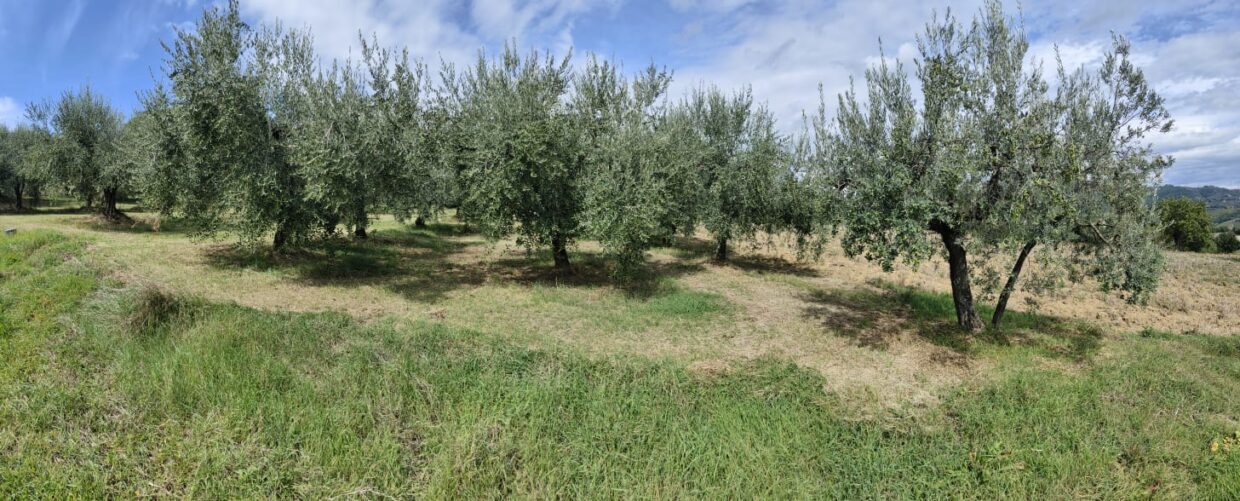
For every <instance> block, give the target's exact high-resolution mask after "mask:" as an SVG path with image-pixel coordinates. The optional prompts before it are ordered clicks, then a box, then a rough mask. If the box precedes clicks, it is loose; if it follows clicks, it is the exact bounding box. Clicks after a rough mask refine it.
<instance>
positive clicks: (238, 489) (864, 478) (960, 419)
mask: <svg viewBox="0 0 1240 501" xmlns="http://www.w3.org/2000/svg"><path fill="white" fill-rule="evenodd" d="M86 252H87V250H86V247H85V245H84V244H83V243H82V242H81V241H79V240H76V239H71V238H68V237H64V236H60V235H57V234H52V233H44V232H22V233H19V234H18V235H17V236H16V237H10V238H0V273H2V274H3V275H2V276H3V283H2V284H0V291H2V292H3V295H2V296H0V302H2V304H3V306H4V308H3V310H0V311H2V313H0V315H3V317H2V318H3V319H4V322H5V323H4V325H5V326H7V327H6V330H5V331H4V334H3V335H2V336H0V347H2V348H3V349H2V350H0V353H3V357H4V358H5V362H6V365H5V367H6V368H5V369H3V370H2V371H0V397H2V398H0V457H2V458H3V461H0V497H5V498H10V497H48V498H65V497H86V498H97V497H108V496H114V497H131V496H134V495H137V494H141V495H172V496H193V497H209V498H214V497H243V498H248V497H309V498H325V497H332V496H341V495H349V496H358V497H386V496H391V497H427V498H476V497H483V498H494V497H501V496H516V497H540V498H547V497H574V498H581V497H589V498H616V497H624V498H668V497H738V498H754V497H806V498H809V497H843V498H858V497H928V498H944V497H951V498H956V497H978V498H997V497H1016V498H1046V497H1054V498H1065V497H1090V498H1098V497H1104V498H1129V497H1139V496H1140V497H1144V496H1147V495H1151V494H1153V495H1156V496H1159V497H1162V496H1166V497H1194V498H1215V499H1227V498H1235V497H1237V496H1240V451H1233V452H1230V453H1225V452H1218V453H1215V452H1211V451H1210V448H1209V444H1210V442H1211V441H1213V440H1216V439H1220V438H1221V437H1224V436H1228V435H1231V434H1233V433H1235V432H1236V431H1240V430H1238V428H1240V397H1238V395H1240V356H1238V354H1240V338H1219V337H1209V336H1201V335H1194V334H1172V333H1160V332H1152V331H1151V332H1145V333H1142V334H1141V335H1133V336H1126V337H1123V338H1120V339H1116V340H1113V341H1107V342H1108V344H1107V346H1106V352H1107V356H1099V357H1093V358H1092V360H1093V361H1092V362H1087V363H1083V364H1082V365H1081V366H1080V367H1078V368H1076V369H1072V370H1066V371H1065V370H1059V369H1053V368H1048V367H1047V366H1046V364H1042V363H1039V361H1040V360H1042V359H1043V358H1042V355H1041V352H1039V351H1038V350H1015V351H1011V352H1005V353H1008V355H1007V357H1008V358H1007V359H1005V360H1004V363H1005V367H1006V368H1005V369H1004V370H1002V371H1000V372H999V373H998V376H997V377H995V378H994V379H992V380H987V381H979V382H975V383H969V384H966V385H964V386H961V387H958V388H956V389H953V390H951V391H949V392H948V393H946V394H945V395H944V396H943V398H942V403H941V404H940V405H939V406H937V407H935V408H932V409H929V410H927V411H926V412H924V413H919V414H915V415H909V416H905V417H884V418H881V419H872V420H857V419H852V418H847V417H846V416H852V415H854V414H853V413H849V412H845V411H846V409H844V408H843V407H842V406H843V405H845V404H844V403H843V402H842V401H841V400H839V399H837V398H835V397H834V396H833V395H831V394H829V393H825V392H824V391H823V389H822V387H823V381H822V379H821V376H819V375H818V374H817V373H814V372H810V371H807V370H803V369H800V368H797V367H795V366H793V365H791V364H789V363H787V362H784V361H780V360H773V359H764V360H760V361H756V362H753V363H750V364H746V365H743V366H739V367H735V368H734V370H731V371H725V372H723V373H711V374H700V373H694V372H690V371H688V370H686V368H685V367H683V366H682V365H679V364H677V363H675V362H672V361H649V360H644V359H638V358H632V357H620V356H613V357H608V358H606V359H597V358H589V357H585V356H582V355H580V354H577V353H576V352H573V351H568V350H563V351H554V350H551V351H548V350H533V349H529V348H525V347H521V346H516V345H513V344H511V343H510V342H507V341H504V340H502V339H500V338H498V337H496V336H490V335H483V334H478V333H475V332H470V331H467V330H463V329H458V328H450V327H445V326H443V325H439V324H435V323H421V322H418V323H407V322H406V323H402V322H396V321H379V322H374V323H370V324H359V323H358V322H357V321H355V320H353V319H352V318H350V317H348V316H346V315H342V314H334V313H316V314H292V313H277V312H265V311H258V310H253V309H248V308H244V307H240V306H235V305H226V304H211V303H207V302H204V301H201V300H196V299H192V298H180V297H175V296H168V295H165V294H161V293H158V292H156V291H149V290H147V291H142V290H137V291H135V290H131V289H123V288H118V287H116V285H118V284H113V283H110V281H108V280H103V279H100V278H99V276H98V275H96V274H95V272H93V271H92V270H91V267H90V266H87V265H84V264H82V262H83V259H87V257H88V256H87V255H86ZM893 294H896V296H895V297H897V298H900V297H902V296H900V294H901V293H900V292H893ZM538 296H539V298H538V303H539V304H543V305H544V306H546V305H552V304H555V303H556V302H557V301H561V302H562V301H573V300H574V296H571V295H564V294H561V293H560V292H558V291H557V290H556V288H555V287H549V286H548V287H540V292H539V293H538ZM853 299H855V300H876V299H874V298H853ZM901 301H903V302H904V303H903V304H904V305H903V306H900V307H899V308H901V311H906V312H908V311H911V312H912V313H911V314H912V315H923V314H924V315H926V316H927V318H938V317H941V316H942V312H940V311H938V310H940V309H941V308H940V306H939V305H937V300H936V299H934V298H933V297H929V298H920V297H917V296H915V295H914V296H908V297H903V298H902V299H901ZM626 304H627V303H626ZM632 307H634V308H649V309H651V310H653V314H657V315H689V316H692V315H695V314H716V313H718V312H719V311H720V310H719V309H720V308H724V305H723V303H721V302H720V300H719V299H718V298H717V297H715V296H713V295H709V294H702V293H695V292H690V291H683V290H677V289H674V288H671V289H669V290H667V291H665V292H663V293H660V294H657V295H656V296H654V297H652V298H651V299H649V300H647V301H646V302H644V303H642V305H641V306H632ZM615 315H618V317H617V319H614V320H613V321H620V320H619V317H620V316H626V315H625V314H624V313H623V312H621V313H615ZM627 316H633V315H627ZM1011 320H1013V324H1017V326H1020V324H1022V322H1025V320H1020V319H1018V318H1016V317H1013V318H1012V319H1011ZM1027 321H1028V322H1035V321H1037V322H1047V320H1045V319H1027ZM1033 325H1047V324H1045V323H1041V324H1033V323H1030V324H1027V325H1024V326H1023V327H1022V328H1032V327H1030V326H1033ZM979 351H981V352H983V353H985V352H986V350H979ZM12 367H19V369H18V370H13V369H12Z"/></svg>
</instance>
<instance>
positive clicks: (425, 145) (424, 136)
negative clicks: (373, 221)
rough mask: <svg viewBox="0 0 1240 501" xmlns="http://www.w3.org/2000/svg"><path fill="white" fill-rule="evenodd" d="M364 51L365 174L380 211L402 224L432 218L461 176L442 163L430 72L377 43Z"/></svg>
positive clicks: (406, 54) (406, 57)
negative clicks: (366, 91)
mask: <svg viewBox="0 0 1240 501" xmlns="http://www.w3.org/2000/svg"><path fill="white" fill-rule="evenodd" d="M362 48H363V54H364V56H365V59H366V68H367V70H368V76H369V80H368V89H369V91H370V95H369V96H368V99H367V101H366V103H367V104H368V106H367V113H366V124H367V125H366V130H367V134H366V136H365V141H364V144H366V145H367V147H368V148H369V150H370V155H371V157H370V158H369V159H368V162H369V163H370V167H369V168H368V169H367V168H364V169H363V170H364V171H365V172H366V173H367V174H368V175H369V181H368V182H369V184H371V185H372V189H374V190H375V193H374V197H375V199H376V206H378V207H382V208H383V209H385V210H387V211H389V212H391V213H392V214H394V215H395V216H396V218H397V219H398V220H401V221H406V220H409V219H412V218H415V217H426V216H430V215H432V214H434V213H436V212H438V211H440V210H441V209H442V208H443V207H445V206H446V205H447V203H448V197H447V195H446V194H447V193H448V192H450V191H451V189H452V183H453V180H454V177H455V175H454V172H453V171H452V170H451V169H448V168H446V167H445V166H444V164H443V163H442V162H441V160H440V156H439V155H440V152H439V148H441V145H440V144H438V143H437V141H436V140H437V137H436V136H435V133H436V130H435V127H436V126H437V124H436V123H435V122H434V121H432V120H431V116H430V115H431V114H430V113H429V112H428V108H429V106H428V102H430V101H431V100H430V99H429V94H430V93H429V92H428V89H429V87H430V85H429V81H428V79H427V78H426V67H425V65H423V64H422V62H421V61H416V60H411V59H410V57H409V52H408V50H402V51H401V52H400V53H399V55H397V54H396V53H395V52H392V51H388V50H384V49H378V48H376V47H375V45H374V44H373V43H372V44H366V43H363V44H362Z"/></svg>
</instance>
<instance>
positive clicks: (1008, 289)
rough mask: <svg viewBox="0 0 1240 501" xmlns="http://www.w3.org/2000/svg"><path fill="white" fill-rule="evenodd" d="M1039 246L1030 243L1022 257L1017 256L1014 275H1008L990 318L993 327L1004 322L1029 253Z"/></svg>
mask: <svg viewBox="0 0 1240 501" xmlns="http://www.w3.org/2000/svg"><path fill="white" fill-rule="evenodd" d="M1037 244H1038V243H1037V242H1036V241H1032V240H1031V241H1029V242H1028V243H1026V244H1025V246H1024V247H1022V248H1021V249H1020V255H1018V256H1016V264H1013V265H1012V274H1011V275H1008V279H1007V283H1006V284H1004V285H1003V292H1000V293H999V302H997V303H995V314H994V315H991V316H990V325H991V327H998V326H999V322H1001V321H1002V320H1003V313H1004V312H1005V311H1007V303H1008V299H1010V298H1011V297H1012V292H1013V291H1015V290H1016V280H1017V279H1019V278H1020V270H1021V268H1024V267H1025V259H1026V258H1028V257H1029V253H1030V252H1031V251H1033V247H1034V246H1035V245H1037Z"/></svg>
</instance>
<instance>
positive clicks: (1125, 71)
mask: <svg viewBox="0 0 1240 501" xmlns="http://www.w3.org/2000/svg"><path fill="white" fill-rule="evenodd" d="M918 47H919V51H920V57H919V58H918V59H917V62H916V71H915V75H916V77H917V81H918V84H919V85H918V87H919V90H920V93H921V96H920V99H918V98H917V97H915V96H914V87H913V85H912V84H911V83H910V81H909V78H908V74H907V73H906V72H905V70H904V68H903V66H902V65H900V64H899V63H895V64H892V63H890V62H888V61H887V60H886V59H885V58H884V59H883V60H882V62H880V63H879V64H878V65H877V66H875V67H873V68H871V69H870V70H868V71H867V72H866V83H867V86H866V91H867V99H866V100H864V101H863V100H861V99H859V98H858V96H857V95H856V93H855V92H854V91H852V90H850V91H848V92H846V93H845V94H843V95H841V96H840V99H839V107H840V109H839V111H838V113H837V118H836V121H835V127H834V129H833V130H826V129H819V130H818V131H817V132H818V134H817V136H818V137H819V139H821V138H822V137H823V136H826V137H828V138H829V139H830V141H831V145H830V146H829V148H827V150H828V151H830V156H829V158H827V159H823V160H822V161H819V162H817V163H816V164H815V165H816V166H817V169H818V171H819V175H820V176H822V177H823V178H825V179H830V180H832V181H831V182H829V183H827V185H828V186H831V187H832V188H834V189H833V190H829V191H828V192H827V194H826V195H824V196H825V197H827V198H828V199H831V200H833V201H834V203H836V204H838V207H837V210H833V211H831V212H832V214H834V215H836V216H837V217H838V218H839V219H838V222H840V223H842V225H843V227H844V228H845V231H844V233H843V239H842V243H843V246H844V249H845V251H846V252H847V253H848V254H849V255H860V256H865V257H866V258H867V259H870V260H874V261H877V262H879V263H880V264H881V265H882V266H883V268H884V269H887V270H890V269H891V268H892V266H893V265H894V263H895V262H897V260H903V261H905V262H907V263H911V264H916V263H919V262H921V261H923V260H925V259H927V258H928V257H930V256H931V255H932V254H933V253H934V252H935V249H937V248H940V247H938V245H939V244H938V243H936V240H937V241H941V243H942V245H943V246H944V247H942V248H945V249H946V250H947V251H948V252H947V253H948V257H949V267H950V271H951V277H952V290H953V297H954V299H955V302H956V307H957V315H958V321H959V322H960V324H961V326H963V327H966V328H970V329H978V328H981V321H980V319H979V318H978V317H977V313H976V309H975V307H974V305H973V297H972V291H971V282H973V281H975V280H977V279H981V283H982V284H983V286H984V287H983V289H984V292H989V293H994V292H999V295H1000V306H999V308H997V311H996V316H995V317H994V319H993V320H992V322H993V323H998V321H999V319H1000V318H1001V316H1002V309H1003V308H1002V307H1003V306H1004V305H1005V304H1006V300H1007V297H1008V296H1009V295H1010V293H1011V292H1012V290H1013V288H1014V287H1015V285H1016V284H1017V282H1016V280H1017V277H1018V276H1019V274H1020V271H1021V267H1022V265H1023V264H1024V260H1025V258H1026V257H1028V255H1029V254H1030V252H1032V250H1033V249H1034V248H1035V247H1039V246H1041V247H1045V248H1046V249H1045V250H1044V252H1043V254H1044V255H1045V256H1046V259H1043V260H1041V261H1043V262H1042V264H1043V266H1042V267H1041V268H1043V269H1044V270H1046V271H1051V272H1053V271H1054V270H1057V269H1058V270H1066V271H1068V272H1069V273H1067V276H1068V277H1070V278H1076V279H1079V278H1083V277H1084V276H1093V277H1095V278H1097V279H1098V280H1099V281H1100V282H1101V284H1102V286H1103V288H1105V289H1108V290H1113V289H1118V290H1122V291H1124V292H1125V293H1127V294H1128V297H1129V298H1130V299H1132V300H1139V299H1141V298H1143V297H1145V296H1146V295H1147V294H1148V292H1149V291H1150V290H1151V289H1152V288H1153V286H1154V285H1155V283H1156V279H1157V273H1158V269H1159V263H1160V258H1159V256H1158V253H1157V250H1156V249H1155V248H1154V246H1153V245H1152V243H1153V239H1152V233H1151V230H1152V229H1153V228H1154V226H1153V219H1152V217H1151V215H1152V214H1151V211H1150V208H1149V207H1148V206H1147V204H1145V203H1144V200H1145V197H1146V196H1147V195H1148V194H1149V193H1150V190H1151V189H1152V187H1153V185H1154V183H1156V181H1157V179H1158V176H1159V173H1160V172H1161V170H1162V169H1163V168H1164V167H1165V166H1166V165H1167V163H1168V161H1167V160H1166V159H1163V158H1161V157H1157V156H1154V155H1152V154H1151V153H1150V150H1149V147H1148V145H1143V144H1142V143H1141V141H1142V138H1143V136H1144V134H1146V133H1147V132H1149V131H1152V130H1165V129H1166V128H1168V127H1170V121H1169V120H1168V119H1167V115H1166V111H1165V110H1164V109H1163V107H1162V100H1161V99H1160V98H1158V96H1157V95H1156V94H1154V93H1153V91H1152V90H1150V89H1149V88H1148V85H1147V84H1146V82H1145V79H1144V77H1143V76H1142V75H1141V73H1140V71H1139V70H1137V69H1136V68H1135V67H1133V66H1132V65H1131V63H1130V62H1129V61H1128V45H1127V43H1126V42H1124V41H1123V40H1122V39H1117V40H1116V44H1115V47H1114V49H1113V51H1112V53H1111V54H1109V55H1108V57H1107V59H1106V62H1105V64H1104V65H1103V67H1102V69H1101V70H1100V71H1099V72H1098V73H1096V74H1091V73H1089V72H1087V71H1085V70H1084V69H1081V70H1077V71H1075V72H1073V73H1072V74H1067V73H1066V72H1065V71H1064V70H1062V69H1060V71H1059V72H1058V75H1059V82H1058V86H1057V90H1056V91H1055V92H1054V93H1052V92H1051V90H1050V86H1049V85H1048V84H1047V82H1046V81H1045V78H1044V77H1043V75H1042V72H1041V67H1040V65H1038V64H1034V63H1032V62H1031V61H1030V60H1029V57H1028V42H1027V39H1026V37H1025V35H1024V33H1023V31H1022V30H1021V29H1020V28H1019V25H1018V24H1017V23H1014V22H1013V21H1012V20H1011V19H1008V18H1006V17H1005V16H1004V14H1003V12H1002V10H1001V7H1000V5H999V4H998V3H997V2H989V3H987V5H986V7H985V8H984V9H983V10H982V12H981V13H980V14H979V15H978V16H977V17H976V18H975V19H974V21H973V22H972V23H971V24H970V25H967V26H965V25H962V24H961V23H959V22H958V21H957V20H956V19H955V18H953V17H951V15H950V14H949V15H948V16H947V17H946V18H944V19H941V20H939V19H936V20H935V21H934V22H932V23H930V24H929V25H928V26H927V29H926V32H925V34H924V35H922V36H921V37H919V38H918ZM1000 255H1005V256H1015V257H1016V259H1015V263H1016V264H1015V266H1014V267H1013V268H1012V269H1011V270H1010V271H1006V269H1005V268H998V267H997V266H998V264H1001V263H1003V262H1011V260H1010V259H995V257H996V256H1000ZM969 256H973V257H974V258H975V259H976V258H980V261H977V262H978V263H980V264H981V265H980V266H975V267H973V268H970V267H969V261H968V257H969ZM1053 265H1061V266H1053ZM1005 271H1006V274H1007V275H1008V280H1006V281H1005V280H1002V278H1001V277H1002V275H1003V274H1004V273H1005ZM1037 283H1038V284H1039V285H1054V284H1055V283H1057V280H1055V279H1054V278H1053V277H1052V278H1047V277H1040V279H1039V280H1038V281H1037ZM1000 284H1002V290H1000Z"/></svg>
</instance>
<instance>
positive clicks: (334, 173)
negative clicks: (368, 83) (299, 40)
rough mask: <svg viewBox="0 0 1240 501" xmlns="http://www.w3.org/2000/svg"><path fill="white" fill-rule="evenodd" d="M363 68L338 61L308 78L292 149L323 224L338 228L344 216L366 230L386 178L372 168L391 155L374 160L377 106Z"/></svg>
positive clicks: (359, 230) (382, 167)
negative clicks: (372, 108)
mask: <svg viewBox="0 0 1240 501" xmlns="http://www.w3.org/2000/svg"><path fill="white" fill-rule="evenodd" d="M360 71H361V70H360V69H358V68H357V67H355V66H353V65H352V64H351V63H350V62H347V61H346V62H343V63H341V62H339V61H337V62H333V63H332V64H331V66H330V67H329V68H328V69H326V70H323V71H322V72H321V73H320V74H318V75H316V76H314V77H308V78H307V79H306V80H305V82H304V84H305V87H306V94H305V99H306V102H307V105H306V108H305V114H304V115H302V116H301V117H299V118H300V119H299V120H298V122H297V132H296V134H294V136H293V140H292V148H290V151H291V154H292V160H293V162H294V163H295V164H297V165H298V166H299V167H300V168H301V173H302V175H303V176H305V178H306V191H305V193H306V198H307V200H308V201H309V202H310V203H312V204H314V205H315V206H317V207H320V208H321V212H322V214H323V215H324V216H325V221H323V224H324V226H325V227H327V229H328V230H329V231H334V229H335V227H336V225H337V224H338V223H341V222H343V223H345V224H346V225H347V226H349V227H351V228H353V229H354V232H355V234H357V235H358V236H365V234H366V228H367V227H368V223H369V213H370V210H371V209H376V207H375V204H377V203H378V196H377V192H378V188H379V186H381V184H382V183H381V181H380V179H379V178H376V177H374V176H373V174H374V173H375V172H376V171H381V170H385V168H386V167H387V165H388V163H389V160H390V159H389V158H388V157H387V156H383V157H381V158H379V160H380V161H381V163H375V162H374V161H373V160H374V157H376V156H378V155H375V150H374V147H375V144H374V141H375V139H376V138H377V136H378V135H377V134H375V131H373V130H372V129H371V127H373V121H372V115H373V112H372V110H371V104H370V102H369V96H367V94H366V90H365V89H364V85H365V84H364V79H363V77H362V75H361V74H360ZM387 151H391V150H390V149H389V150H387Z"/></svg>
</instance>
